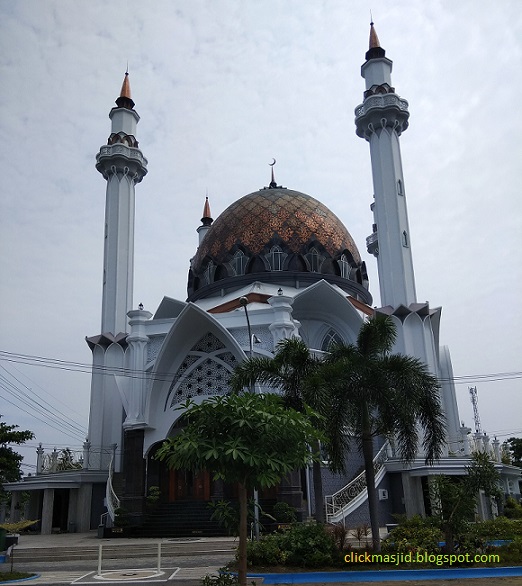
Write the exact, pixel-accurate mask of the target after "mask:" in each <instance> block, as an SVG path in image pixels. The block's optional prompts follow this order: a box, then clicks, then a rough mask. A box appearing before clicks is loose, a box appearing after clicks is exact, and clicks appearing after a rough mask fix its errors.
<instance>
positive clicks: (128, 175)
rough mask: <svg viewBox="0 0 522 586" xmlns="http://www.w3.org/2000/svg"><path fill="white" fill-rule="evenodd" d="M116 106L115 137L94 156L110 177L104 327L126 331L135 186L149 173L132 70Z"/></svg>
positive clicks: (113, 116) (112, 113)
mask: <svg viewBox="0 0 522 586" xmlns="http://www.w3.org/2000/svg"><path fill="white" fill-rule="evenodd" d="M116 105H117V107H116V108H113V109H112V110H111V111H110V114H109V118H110V119H111V121H112V128H111V135H110V136H109V140H108V142H107V145H106V146H102V147H101V148H100V152H99V153H98V155H97V156H96V169H98V171H99V172H100V173H101V174H102V175H103V177H104V178H105V179H106V180H107V192H106V207H105V250H104V257H103V298H102V320H101V331H102V333H111V334H113V335H117V334H119V333H120V332H127V330H128V327H127V319H128V318H127V312H129V311H130V310H131V309H132V288H133V278H134V186H135V185H136V183H139V182H140V181H141V180H142V179H143V177H144V176H145V175H146V173H147V159H146V158H145V157H144V156H143V154H142V152H141V151H140V149H139V148H138V141H137V140H136V125H137V124H138V121H139V119H140V117H139V116H138V113H137V112H136V111H135V110H134V102H133V101H132V99H131V92H130V84H129V74H128V73H126V74H125V79H124V80H123V85H122V88H121V93H120V97H119V98H118V99H117V100H116Z"/></svg>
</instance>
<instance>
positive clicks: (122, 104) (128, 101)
mask: <svg viewBox="0 0 522 586" xmlns="http://www.w3.org/2000/svg"><path fill="white" fill-rule="evenodd" d="M116 105H117V106H118V107H119V108H127V109H128V110H132V109H133V108H134V102H133V101H132V98H131V89H130V82H129V64H128V63H127V71H126V72H125V77H124V78H123V83H122V86H121V91H120V97H119V98H118V99H117V100H116Z"/></svg>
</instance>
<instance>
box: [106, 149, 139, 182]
mask: <svg viewBox="0 0 522 586" xmlns="http://www.w3.org/2000/svg"><path fill="white" fill-rule="evenodd" d="M147 163H148V161H147V159H146V158H145V157H144V156H143V153H142V152H141V151H140V149H137V148H134V147H128V146H126V145H124V144H121V143H117V144H112V145H105V146H102V147H101V148H100V152H99V153H98V154H97V155H96V169H98V171H99V172H100V173H101V174H102V175H103V176H104V177H105V179H107V175H108V173H109V171H110V170H111V168H112V167H114V166H116V168H119V167H122V168H123V167H128V168H129V170H132V171H133V173H136V174H137V177H136V178H135V183H138V182H139V181H141V179H142V178H143V177H144V176H145V175H146V174H147Z"/></svg>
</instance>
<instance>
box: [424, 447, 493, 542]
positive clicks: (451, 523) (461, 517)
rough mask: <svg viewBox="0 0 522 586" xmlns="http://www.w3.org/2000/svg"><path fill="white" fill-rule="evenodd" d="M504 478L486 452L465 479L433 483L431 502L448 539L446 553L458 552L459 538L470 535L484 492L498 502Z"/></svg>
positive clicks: (450, 478) (477, 457)
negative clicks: (456, 544)
mask: <svg viewBox="0 0 522 586" xmlns="http://www.w3.org/2000/svg"><path fill="white" fill-rule="evenodd" d="M499 480H500V474H499V473H498V471H497V470H496V469H495V465H494V464H493V462H491V460H490V459H489V457H488V455H487V454H486V453H484V452H476V453H475V454H473V456H472V460H471V464H470V465H469V466H467V467H466V475H465V476H446V475H440V476H437V477H434V478H433V479H432V480H431V486H430V490H431V495H430V496H431V499H432V502H434V503H435V507H434V515H433V517H434V518H435V519H436V520H437V522H438V524H439V527H440V528H441V530H442V531H443V533H444V537H445V541H446V544H445V551H446V552H447V553H451V552H452V551H453V549H454V543H455V537H458V538H459V539H461V538H462V536H463V535H464V534H465V533H467V532H468V527H469V523H470V521H473V520H474V518H475V510H476V507H477V497H478V495H479V491H480V490H483V491H484V492H485V494H486V496H489V497H493V498H498V497H500V496H501V492H500V488H499Z"/></svg>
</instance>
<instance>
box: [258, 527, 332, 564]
mask: <svg viewBox="0 0 522 586" xmlns="http://www.w3.org/2000/svg"><path fill="white" fill-rule="evenodd" d="M247 558H248V563H249V564H250V565H251V566H252V565H256V566H280V565H281V566H285V565H286V566H294V567H303V568H320V567H326V566H332V565H334V564H337V563H338V562H339V560H340V559H341V554H340V553H339V550H338V549H337V547H336V546H335V541H334V538H333V536H332V535H331V534H330V533H329V532H328V530H327V528H326V527H325V526H324V525H318V524H316V523H300V524H297V525H293V526H292V527H290V528H289V529H286V530H284V531H283V532H281V533H274V534H273V535H267V536H266V537H263V538H262V539H260V540H259V541H253V542H250V543H249V544H248V546H247Z"/></svg>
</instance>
